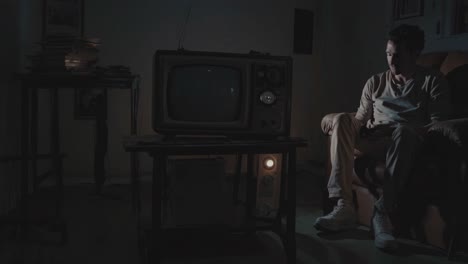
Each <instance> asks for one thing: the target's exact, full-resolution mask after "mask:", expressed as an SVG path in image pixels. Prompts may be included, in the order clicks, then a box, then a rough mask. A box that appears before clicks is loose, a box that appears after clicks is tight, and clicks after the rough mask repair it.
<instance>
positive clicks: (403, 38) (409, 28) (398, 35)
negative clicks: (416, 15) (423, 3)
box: [388, 24, 424, 53]
mask: <svg viewBox="0 0 468 264" xmlns="http://www.w3.org/2000/svg"><path fill="white" fill-rule="evenodd" d="M388 40H391V41H393V42H394V43H395V44H396V45H401V44H403V45H405V47H407V48H408V49H409V50H410V51H412V52H417V53H420V52H421V51H422V50H423V49H424V31H423V30H422V29H420V28H419V27H418V26H414V25H408V24H402V25H399V26H397V27H395V28H393V29H392V30H391V31H390V32H389V33H388Z"/></svg>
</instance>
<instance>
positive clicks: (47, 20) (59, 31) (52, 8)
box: [42, 0, 84, 39]
mask: <svg viewBox="0 0 468 264" xmlns="http://www.w3.org/2000/svg"><path fill="white" fill-rule="evenodd" d="M42 13H43V14H42V36H43V38H44V39H45V38H47V37H48V36H57V35H59V36H60V35H62V36H63V35H64V36H70V37H75V38H81V37H83V32H84V0H43V12H42Z"/></svg>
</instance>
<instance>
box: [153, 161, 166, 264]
mask: <svg viewBox="0 0 468 264" xmlns="http://www.w3.org/2000/svg"><path fill="white" fill-rule="evenodd" d="M166 161H167V156H166V155H161V154H154V156H153V185H152V196H153V197H152V226H151V230H152V234H151V241H152V245H151V250H150V252H149V259H150V263H160V261H161V253H162V248H161V247H162V237H161V236H162V228H161V195H162V193H161V190H162V189H161V187H162V181H161V180H162V178H163V177H165V175H166Z"/></svg>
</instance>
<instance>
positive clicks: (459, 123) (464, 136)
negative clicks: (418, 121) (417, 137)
mask: <svg viewBox="0 0 468 264" xmlns="http://www.w3.org/2000/svg"><path fill="white" fill-rule="evenodd" d="M427 135H428V140H429V143H431V144H435V145H438V146H441V147H443V148H445V149H447V147H449V148H451V150H452V151H453V148H456V149H457V150H459V151H466V149H467V147H468V146H467V145H468V118H460V119H451V120H447V121H442V122H438V123H436V124H434V125H432V126H431V127H430V128H429V129H428V133H427ZM445 144H448V145H446V146H444V145H445Z"/></svg>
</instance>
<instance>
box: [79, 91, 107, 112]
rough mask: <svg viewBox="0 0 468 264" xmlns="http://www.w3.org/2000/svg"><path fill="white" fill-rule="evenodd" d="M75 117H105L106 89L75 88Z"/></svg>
mask: <svg viewBox="0 0 468 264" xmlns="http://www.w3.org/2000/svg"><path fill="white" fill-rule="evenodd" d="M74 108H75V111H74V112H75V119H76V120H87V119H96V118H97V116H98V115H100V114H102V118H104V119H106V118H107V90H106V89H102V88H75V105H74Z"/></svg>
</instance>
